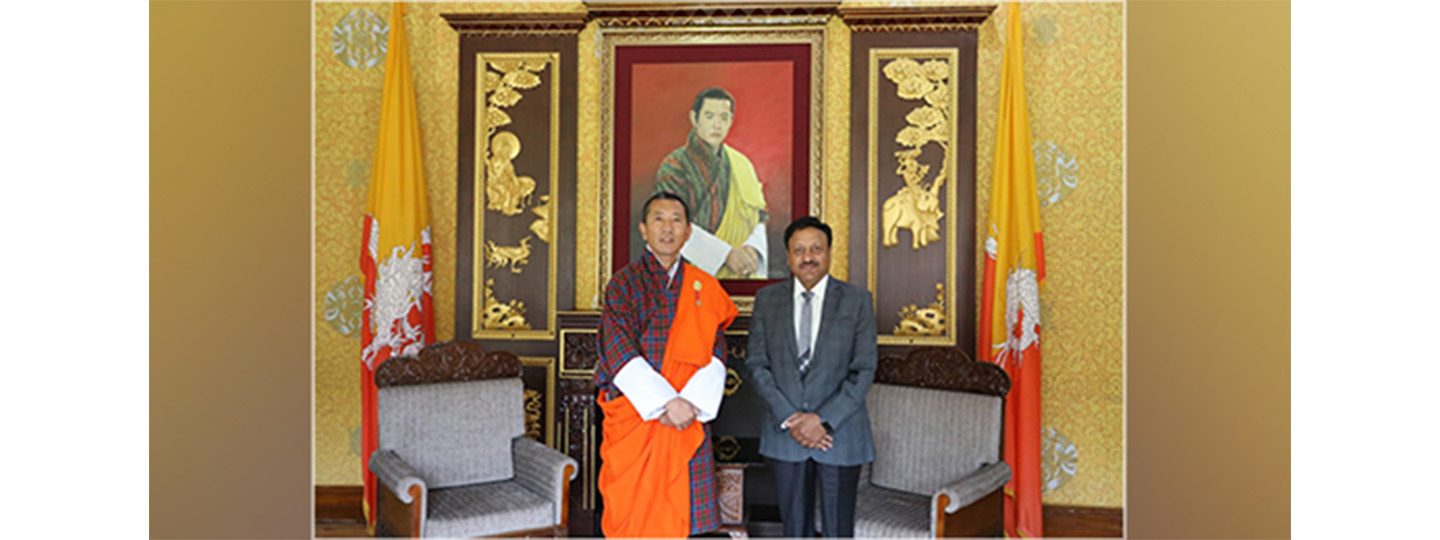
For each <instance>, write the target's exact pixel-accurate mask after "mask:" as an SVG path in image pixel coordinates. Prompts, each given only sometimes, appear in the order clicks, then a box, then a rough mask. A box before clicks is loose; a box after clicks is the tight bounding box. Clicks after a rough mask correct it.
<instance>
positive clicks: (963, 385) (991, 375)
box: [875, 347, 1010, 397]
mask: <svg viewBox="0 0 1440 540" xmlns="http://www.w3.org/2000/svg"><path fill="white" fill-rule="evenodd" d="M875 382H878V383H883V384H897V385H901V386H915V387H920V388H936V389H940V390H951V391H956V392H973V393H979V394H987V395H991V396H997V397H1005V395H1006V394H1007V393H1009V392H1010V377H1009V376H1008V375H1006V374H1005V370H1004V369H1003V368H1001V367H1000V366H997V365H995V364H991V363H989V362H976V361H974V360H972V359H971V358H970V355H969V354H967V353H966V352H965V351H963V350H961V349H958V348H955V347H918V348H915V349H911V350H910V352H909V353H908V354H906V355H905V357H904V358H901V357H898V356H884V357H881V358H880V362H879V365H878V366H877V367H876V369H875Z"/></svg>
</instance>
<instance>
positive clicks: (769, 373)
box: [745, 216, 876, 537]
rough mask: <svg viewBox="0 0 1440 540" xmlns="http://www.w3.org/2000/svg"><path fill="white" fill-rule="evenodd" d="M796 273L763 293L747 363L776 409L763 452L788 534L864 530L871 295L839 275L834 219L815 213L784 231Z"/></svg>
mask: <svg viewBox="0 0 1440 540" xmlns="http://www.w3.org/2000/svg"><path fill="white" fill-rule="evenodd" d="M785 247H786V254H787V255H786V258H787V259H788V261H789V265H790V273H791V274H792V275H794V278H793V279H790V280H786V281H783V282H780V283H776V284H774V285H770V286H768V287H765V288H763V289H760V292H758V293H756V295H755V316H754V320H753V322H752V323H751V327H750V346H749V351H748V353H747V354H748V357H747V358H746V360H745V367H747V368H748V369H749V370H750V382H751V383H752V384H754V385H755V386H754V388H755V392H756V393H757V394H759V395H760V397H761V399H764V400H765V405H766V408H767V409H768V411H767V414H766V415H765V419H764V422H765V423H764V425H763V426H761V428H760V454H761V455H764V456H765V458H766V462H767V463H768V465H769V466H770V467H771V468H772V469H773V470H774V471H775V483H776V486H777V489H776V491H778V493H777V498H778V500H779V504H780V520H781V521H782V522H783V524H784V528H785V536H789V537H811V536H814V532H815V530H814V528H813V527H814V525H813V524H814V523H815V515H814V508H815V489H816V481H817V480H818V481H819V490H820V518H821V526H820V528H821V533H822V534H823V535H824V536H826V537H847V536H854V535H855V492H856V490H857V489H858V487H859V480H860V466H861V465H863V464H865V463H868V462H870V461H873V460H874V459H875V447H874V443H873V441H872V440H871V437H870V415H869V414H868V413H867V412H866V410H865V394H866V393H868V392H869V391H870V381H871V380H872V379H874V376H875V345H876V341H875V310H874V308H873V307H872V301H871V298H870V292H869V291H866V290H865V289H862V288H860V287H856V286H854V285H851V284H849V283H845V282H843V281H840V280H838V279H832V278H831V277H830V274H829V272H830V226H829V225H826V224H825V223H824V222H823V221H820V220H819V219H817V218H815V217H814V216H806V217H803V218H800V219H797V220H795V222H794V223H791V224H790V226H789V227H787V228H786V229H785Z"/></svg>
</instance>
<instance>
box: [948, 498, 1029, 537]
mask: <svg viewBox="0 0 1440 540" xmlns="http://www.w3.org/2000/svg"><path fill="white" fill-rule="evenodd" d="M1002 491H1003V489H997V490H995V491H992V492H990V494H989V495H986V496H984V497H981V498H979V499H978V500H976V501H975V502H972V503H970V504H969V505H968V506H966V507H964V508H961V509H959V510H956V511H955V513H953V514H946V513H945V507H946V506H949V505H950V498H949V497H946V496H944V495H941V496H940V500H939V501H937V502H936V506H937V508H936V515H937V516H940V521H939V522H938V523H936V524H935V536H936V537H947V538H974V537H983V536H1003V535H1004V534H1005V501H1004V498H1003V497H1004V496H1003V495H1001V492H1002ZM1045 532H1046V533H1049V532H1050V531H1048V530H1047V531H1045Z"/></svg>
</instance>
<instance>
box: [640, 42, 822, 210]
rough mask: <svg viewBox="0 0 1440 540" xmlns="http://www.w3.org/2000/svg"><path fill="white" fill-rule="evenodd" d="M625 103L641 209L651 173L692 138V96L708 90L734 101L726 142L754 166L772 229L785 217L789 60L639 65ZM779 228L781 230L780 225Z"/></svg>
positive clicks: (791, 67) (791, 104) (788, 161)
mask: <svg viewBox="0 0 1440 540" xmlns="http://www.w3.org/2000/svg"><path fill="white" fill-rule="evenodd" d="M633 73H634V75H633V77H634V81H635V86H634V94H633V96H632V98H631V100H630V103H631V105H630V107H631V108H630V118H631V124H630V125H631V129H632V130H633V131H632V132H631V133H633V136H632V137H631V146H630V192H631V198H630V202H631V205H632V207H638V205H639V204H641V203H643V202H644V201H645V197H646V196H648V195H649V194H650V190H651V188H653V187H654V186H655V170H656V169H657V168H659V166H660V161H661V160H662V159H665V156H666V155H668V154H669V153H670V152H671V151H673V150H675V149H676V148H679V147H680V146H682V145H683V144H684V142H685V137H686V135H688V134H689V133H690V118H689V115H688V113H689V111H690V107H692V106H693V105H694V103H695V95H696V94H699V93H700V91H701V90H704V89H706V88H709V87H712V86H718V87H721V88H724V89H725V90H726V91H728V92H730V95H732V96H735V104H736V105H735V121H734V122H733V123H732V124H731V127H730V134H729V136H727V137H725V144H728V145H730V146H732V147H734V148H735V149H736V150H739V151H740V153H742V154H745V157H748V158H750V163H752V164H754V165H755V174H757V175H758V176H759V177H760V183H761V184H763V185H764V186H765V203H766V206H768V208H767V210H768V211H769V212H770V216H771V217H770V225H771V226H772V227H773V226H774V225H775V224H776V223H782V224H788V223H789V222H790V220H791V219H792V217H791V216H790V207H789V202H790V181H791V179H790V173H791V169H792V167H791V160H792V159H793V156H791V155H790V151H791V149H790V140H791V138H792V133H793V132H794V129H793V126H792V125H791V123H790V119H791V118H792V115H794V114H795V112H794V100H792V99H790V96H791V94H792V93H793V92H794V84H793V81H794V76H793V73H794V62H716V63H704V64H701V63H686V64H639V65H636V66H635V71H634V72H633ZM782 227H783V225H782Z"/></svg>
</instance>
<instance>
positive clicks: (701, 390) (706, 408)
mask: <svg viewBox="0 0 1440 540" xmlns="http://www.w3.org/2000/svg"><path fill="white" fill-rule="evenodd" d="M724 394H725V363H724V362H721V361H720V359H719V358H715V357H714V356H711V357H710V363H709V364H706V365H705V367H702V368H700V370H699V371H696V372H695V374H694V375H691V376H690V380H689V381H688V382H686V383H685V388H682V389H681V390H680V397H681V398H684V399H685V401H689V402H690V404H691V405H694V406H695V409H696V410H697V411H698V412H697V413H696V414H695V419H696V420H699V421H701V422H709V421H711V420H714V419H715V416H716V415H719V414H720V398H721V397H723V396H724Z"/></svg>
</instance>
